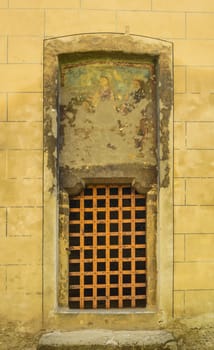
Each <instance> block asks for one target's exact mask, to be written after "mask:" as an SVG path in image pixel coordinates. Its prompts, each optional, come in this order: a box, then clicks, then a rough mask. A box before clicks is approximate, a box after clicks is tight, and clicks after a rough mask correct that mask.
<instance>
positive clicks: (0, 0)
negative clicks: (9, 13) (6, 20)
mask: <svg viewBox="0 0 214 350" xmlns="http://www.w3.org/2000/svg"><path fill="white" fill-rule="evenodd" d="M6 7H8V1H7V0H0V8H6Z"/></svg>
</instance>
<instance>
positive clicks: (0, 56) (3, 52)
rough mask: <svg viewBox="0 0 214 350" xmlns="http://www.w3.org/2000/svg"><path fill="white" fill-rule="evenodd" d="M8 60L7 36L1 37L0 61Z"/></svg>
mask: <svg viewBox="0 0 214 350" xmlns="http://www.w3.org/2000/svg"><path fill="white" fill-rule="evenodd" d="M6 62H7V37H6V36H5V37H3V36H2V37H0V63H6Z"/></svg>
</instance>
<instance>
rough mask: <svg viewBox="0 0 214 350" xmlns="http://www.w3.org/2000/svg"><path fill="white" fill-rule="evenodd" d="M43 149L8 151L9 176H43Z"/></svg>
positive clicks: (16, 177)
mask: <svg viewBox="0 0 214 350" xmlns="http://www.w3.org/2000/svg"><path fill="white" fill-rule="evenodd" d="M41 177H42V151H32V150H28V151H24V150H21V151H19V150H18V151H12V150H11V151H8V178H13V179H18V178H29V179H33V178H41Z"/></svg>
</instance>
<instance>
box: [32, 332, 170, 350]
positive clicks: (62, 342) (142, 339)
mask: <svg viewBox="0 0 214 350" xmlns="http://www.w3.org/2000/svg"><path fill="white" fill-rule="evenodd" d="M37 349H38V350H55V349H56V350H105V349H106V350H117V349H119V350H177V344H176V340H175V338H174V337H173V335H172V334H171V333H169V332H167V331H164V330H151V331H110V330H102V329H99V330H81V331H72V332H58V331H57V332H56V331H55V332H52V333H47V334H43V335H42V337H41V338H40V341H39V345H38V347H37Z"/></svg>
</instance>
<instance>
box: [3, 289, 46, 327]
mask: <svg viewBox="0 0 214 350" xmlns="http://www.w3.org/2000/svg"><path fill="white" fill-rule="evenodd" d="M0 297H1V300H4V302H3V303H0V314H1V317H2V319H3V320H4V322H5V324H7V322H10V321H12V322H14V321H16V322H19V323H26V322H27V324H28V327H30V328H31V329H34V327H36V328H41V317H42V296H41V295H38V294H26V293H23V292H22V291H20V292H19V293H14V292H13V291H7V293H3V292H2V291H1V292H0Z"/></svg>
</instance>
